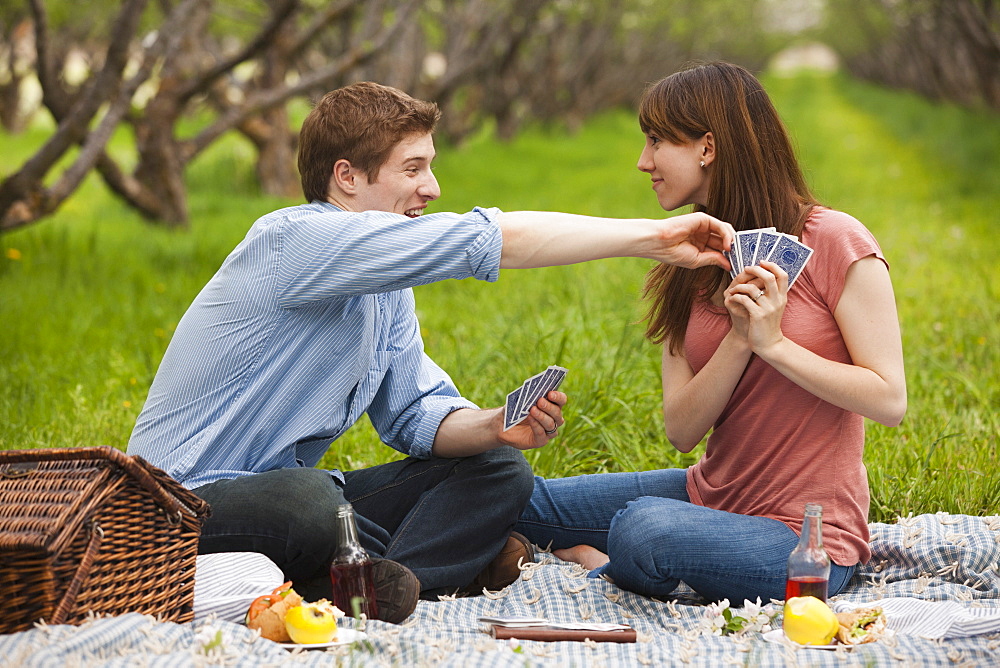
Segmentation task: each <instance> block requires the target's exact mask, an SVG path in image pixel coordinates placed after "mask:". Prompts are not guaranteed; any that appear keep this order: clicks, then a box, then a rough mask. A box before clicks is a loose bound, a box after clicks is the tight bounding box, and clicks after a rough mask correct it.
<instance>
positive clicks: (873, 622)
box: [837, 607, 886, 645]
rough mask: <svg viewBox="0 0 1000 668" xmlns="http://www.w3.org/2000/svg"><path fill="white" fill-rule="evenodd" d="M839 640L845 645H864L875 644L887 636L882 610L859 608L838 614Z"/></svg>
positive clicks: (877, 608)
mask: <svg viewBox="0 0 1000 668" xmlns="http://www.w3.org/2000/svg"><path fill="white" fill-rule="evenodd" d="M837 622H838V623H839V624H840V627H839V628H838V629H837V640H839V641H840V642H842V643H844V644H845V645H862V644H864V643H869V642H875V641H876V640H878V639H879V638H882V637H883V636H884V635H885V630H886V621H885V615H884V614H883V613H882V608H879V607H871V608H857V609H855V610H851V611H850V612H838V613H837Z"/></svg>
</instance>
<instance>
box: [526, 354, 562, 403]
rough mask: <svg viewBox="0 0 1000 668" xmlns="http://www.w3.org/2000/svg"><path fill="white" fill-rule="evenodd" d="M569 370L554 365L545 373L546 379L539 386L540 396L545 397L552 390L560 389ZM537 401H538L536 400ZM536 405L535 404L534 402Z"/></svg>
mask: <svg viewBox="0 0 1000 668" xmlns="http://www.w3.org/2000/svg"><path fill="white" fill-rule="evenodd" d="M567 373H568V372H567V370H566V369H564V368H563V367H561V366H556V365H554V364H553V365H552V366H550V367H549V368H548V369H546V370H545V371H544V377H543V378H542V383H541V385H539V386H538V396H539V397H544V396H545V395H547V394H548V393H549V392H551V391H552V390H557V389H559V386H560V385H561V384H562V382H563V379H564V378H565V377H566V374H567ZM535 401H538V399H537V398H536V399H535ZM532 405H534V402H532Z"/></svg>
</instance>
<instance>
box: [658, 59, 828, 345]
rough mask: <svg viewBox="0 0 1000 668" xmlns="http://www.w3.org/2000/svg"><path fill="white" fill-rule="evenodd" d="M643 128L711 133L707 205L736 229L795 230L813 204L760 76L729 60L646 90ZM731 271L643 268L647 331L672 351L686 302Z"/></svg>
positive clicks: (671, 133)
mask: <svg viewBox="0 0 1000 668" xmlns="http://www.w3.org/2000/svg"><path fill="white" fill-rule="evenodd" d="M639 126H640V127H641V128H642V131H643V132H644V133H646V134H649V135H653V136H655V137H657V138H658V139H660V140H663V141H669V142H671V143H674V144H683V143H687V142H690V141H694V140H696V139H699V138H701V137H702V136H704V135H705V133H706V132H711V133H712V135H713V137H714V139H715V159H714V162H713V163H712V171H713V174H712V181H711V183H710V184H709V189H708V203H707V205H706V206H704V207H702V206H700V205H698V206H696V207H695V209H696V210H698V211H704V212H706V213H708V214H710V215H712V216H715V217H716V218H719V219H720V220H724V221H726V222H728V223H730V224H732V226H733V227H734V228H736V229H737V230H751V229H756V228H759V227H774V228H776V229H777V230H778V231H779V232H785V233H787V234H795V235H798V234H800V233H801V231H802V226H803V224H804V223H805V220H806V218H807V217H808V215H809V212H810V211H811V210H812V207H813V206H815V205H816V204H817V201H816V199H815V197H813V195H812V193H811V192H810V191H809V187H808V186H807V185H806V182H805V179H804V178H803V176H802V171H801V170H800V169H799V165H798V161H797V160H796V159H795V153H794V151H793V150H792V144H791V141H790V140H789V138H788V133H787V132H786V130H785V126H784V125H783V124H782V122H781V119H780V118H779V117H778V112H777V111H775V109H774V105H772V104H771V99H770V98H769V97H768V95H767V93H766V92H765V91H764V88H763V87H762V86H761V85H760V82H759V81H757V79H756V78H755V77H754V76H753V75H752V74H750V72H748V71H747V70H745V69H744V68H742V67H739V66H738V65H731V64H729V63H722V62H717V63H709V64H706V65H699V66H696V67H693V68H691V69H687V70H682V71H680V72H677V73H675V74H671V75H670V76H668V77H666V78H664V79H661V80H660V81H658V82H657V83H655V84H653V85H652V86H650V87H649V88H647V89H646V92H645V93H644V94H643V96H642V100H641V101H640V103H639ZM728 282H729V274H728V273H727V272H726V271H725V270H724V269H721V268H719V267H702V268H700V269H681V268H679V267H674V266H672V265H658V266H656V267H654V268H653V269H652V270H651V271H650V272H649V273H648V274H647V275H646V284H645V288H644V296H645V298H646V299H648V300H649V302H650V308H649V312H648V314H647V320H648V322H647V326H646V337H647V338H648V339H650V340H651V341H653V342H654V343H666V344H667V345H668V346H669V349H670V352H671V353H673V354H677V353H678V352H679V351H680V350H681V347H682V346H683V344H684V333H685V331H686V330H687V324H688V319H689V318H690V316H691V307H692V305H693V304H694V302H695V300H696V299H698V300H709V299H711V297H712V294H713V293H715V291H716V290H718V288H719V287H720V286H721V285H724V284H727V283H728Z"/></svg>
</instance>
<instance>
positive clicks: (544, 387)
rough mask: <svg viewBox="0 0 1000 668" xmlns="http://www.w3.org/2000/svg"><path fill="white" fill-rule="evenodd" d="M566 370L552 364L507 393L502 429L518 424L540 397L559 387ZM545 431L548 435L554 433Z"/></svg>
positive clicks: (505, 429)
mask: <svg viewBox="0 0 1000 668" xmlns="http://www.w3.org/2000/svg"><path fill="white" fill-rule="evenodd" d="M566 373H567V370H566V369H564V368H563V367H561V366H555V365H552V366H550V367H549V368H548V369H546V370H545V371H542V372H541V373H537V374H535V375H534V376H532V377H531V378H529V379H527V380H526V381H524V382H523V383H521V387H519V388H517V389H516V390H514V391H513V392H511V393H510V394H508V395H507V401H506V402H505V403H504V408H503V430H504V431H507V430H508V429H510V428H511V427H513V426H515V425H517V424H520V423H521V422H523V421H524V419H525V418H527V417H528V412H529V411H530V410H531V407H532V406H534V405H535V402H537V401H538V400H539V399H541V398H542V397H544V396H546V395H547V394H548V393H549V392H551V391H552V390H556V389H559V385H561V384H562V382H563V379H564V378H566ZM554 432H555V430H553V431H552V432H551V433H550V432H548V431H546V433H547V434H549V435H550V436H551V435H552V433H554Z"/></svg>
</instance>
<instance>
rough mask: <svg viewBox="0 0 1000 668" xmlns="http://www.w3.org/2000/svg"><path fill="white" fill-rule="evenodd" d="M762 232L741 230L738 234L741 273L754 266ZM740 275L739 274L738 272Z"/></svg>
mask: <svg viewBox="0 0 1000 668" xmlns="http://www.w3.org/2000/svg"><path fill="white" fill-rule="evenodd" d="M759 239H760V230H740V231H739V232H737V233H736V247H737V249H738V252H739V254H740V271H743V270H744V269H746V268H747V267H749V266H752V265H753V264H754V261H753V260H754V257H755V256H756V255H757V241H758V240H759ZM737 273H739V272H737Z"/></svg>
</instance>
